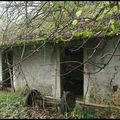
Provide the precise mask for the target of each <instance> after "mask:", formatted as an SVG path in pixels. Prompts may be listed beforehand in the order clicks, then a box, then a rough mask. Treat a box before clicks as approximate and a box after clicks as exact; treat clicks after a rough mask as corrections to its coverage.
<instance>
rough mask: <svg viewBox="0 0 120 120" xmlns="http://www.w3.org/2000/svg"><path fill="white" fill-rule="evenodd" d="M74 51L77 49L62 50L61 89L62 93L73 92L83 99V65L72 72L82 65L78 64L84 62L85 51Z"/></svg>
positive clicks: (66, 48) (67, 48)
mask: <svg viewBox="0 0 120 120" xmlns="http://www.w3.org/2000/svg"><path fill="white" fill-rule="evenodd" d="M74 49H76V48H75V47H65V48H64V50H62V53H61V54H62V57H61V88H62V91H72V92H73V93H74V94H75V96H76V97H79V98H83V72H81V71H83V65H82V66H80V67H78V68H77V69H75V70H73V71H72V69H73V68H75V67H77V66H78V65H80V64H79V63H78V62H81V63H82V62H83V49H79V50H75V51H73V50H74ZM65 61H68V62H65ZM75 61H76V62H75ZM64 62H65V63H64ZM66 73H68V74H66ZM63 74H64V75H63Z"/></svg>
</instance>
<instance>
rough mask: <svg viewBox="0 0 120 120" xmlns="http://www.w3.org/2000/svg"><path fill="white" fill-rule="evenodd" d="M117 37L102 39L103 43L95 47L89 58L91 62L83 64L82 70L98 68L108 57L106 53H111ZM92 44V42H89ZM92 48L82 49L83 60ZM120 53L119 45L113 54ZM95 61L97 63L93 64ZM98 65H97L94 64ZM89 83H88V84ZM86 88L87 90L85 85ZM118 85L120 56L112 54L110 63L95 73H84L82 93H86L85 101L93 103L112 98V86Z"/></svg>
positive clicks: (119, 85)
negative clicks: (92, 54)
mask: <svg viewBox="0 0 120 120" xmlns="http://www.w3.org/2000/svg"><path fill="white" fill-rule="evenodd" d="M117 41H118V38H114V39H104V41H103V42H104V43H103V44H102V45H101V46H100V47H99V49H97V51H96V52H95V54H94V56H93V57H92V58H91V59H90V60H89V62H91V63H93V64H89V63H87V64H85V65H84V71H85V72H88V73H89V72H91V73H95V72H96V71H98V70H99V67H102V66H103V65H105V64H106V63H107V61H108V60H109V59H110V57H111V55H106V56H105V54H108V53H112V52H113V50H114V48H115V46H116V43H117ZM91 44H92V43H91ZM91 53H92V50H90V49H85V50H84V61H86V60H87V59H88V57H89V56H90V54H91ZM119 53H120V45H119V46H118V48H117V50H116V52H115V54H117V55H118V54H119ZM103 56H105V57H103ZM101 58H102V59H101ZM95 63H97V64H95ZM96 65H98V67H97V66H96ZM88 83H89V84H88ZM88 85H89V87H88V90H87V86H88ZM116 86H118V88H119V87H120V56H114V57H113V58H112V60H111V61H110V63H109V64H108V65H107V66H106V67H105V68H104V69H102V70H101V71H100V72H98V73H96V74H90V75H89V74H87V73H86V74H85V75H84V95H85V94H86V91H87V95H86V101H87V102H93V103H101V101H102V102H104V103H105V101H107V100H110V99H111V98H112V95H113V94H114V87H116Z"/></svg>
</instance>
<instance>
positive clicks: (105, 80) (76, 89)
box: [0, 37, 120, 102]
mask: <svg viewBox="0 0 120 120" xmlns="http://www.w3.org/2000/svg"><path fill="white" fill-rule="evenodd" d="M102 39H104V40H103V41H102V42H101V38H93V39H91V40H89V42H86V44H85V45H84V47H82V46H81V45H82V44H83V42H84V41H85V40H76V41H70V42H61V43H56V44H53V43H47V44H45V45H44V46H43V47H41V48H40V49H39V50H38V51H37V52H35V53H34V54H32V55H31V56H30V57H28V55H29V54H31V53H32V52H33V51H35V50H36V49H37V48H38V47H40V44H31V45H26V46H25V47H23V46H22V45H18V46H15V47H12V48H9V47H8V48H7V49H5V50H3V49H1V54H0V80H1V82H3V86H4V87H13V86H14V89H15V90H16V91H17V90H22V89H24V88H25V87H26V86H29V88H30V89H33V88H35V89H37V90H38V91H40V92H41V93H42V94H44V95H49V96H53V97H56V98H60V97H61V95H62V93H63V91H72V92H73V93H74V94H75V95H76V96H77V98H78V99H80V100H83V98H84V96H86V101H87V102H94V100H96V99H103V98H104V99H110V98H111V97H112V95H113V94H114V92H115V91H116V89H114V88H115V87H116V88H118V87H119V86H120V81H119V78H120V72H119V71H120V64H119V62H120V56H119V55H117V54H119V53H120V46H119V47H117V49H116V50H115V51H114V49H115V46H116V44H117V42H118V39H119V38H118V37H112V38H107V37H105V38H102ZM98 44H99V47H97V48H96V49H97V50H96V51H95V52H94V49H91V48H94V47H96V45H98ZM80 46H81V47H80ZM86 46H87V47H86ZM23 49H24V50H23ZM23 51H24V54H23ZM108 51H109V52H108ZM113 52H114V54H116V56H114V57H113V58H112V59H111V61H110V62H109V64H108V63H107V62H108V60H109V59H110V57H111V54H107V53H113ZM92 54H93V55H92ZM91 56H92V57H91ZM22 57H23V58H25V57H28V58H27V59H25V60H23V61H22V62H19V61H20V60H21V59H22ZM76 61H77V62H76ZM82 63H84V64H82ZM106 64H108V65H107V66H106V67H105V68H104V69H102V70H101V68H100V67H99V66H102V67H104V66H105V65H106ZM12 65H13V66H12ZM9 66H12V67H9Z"/></svg>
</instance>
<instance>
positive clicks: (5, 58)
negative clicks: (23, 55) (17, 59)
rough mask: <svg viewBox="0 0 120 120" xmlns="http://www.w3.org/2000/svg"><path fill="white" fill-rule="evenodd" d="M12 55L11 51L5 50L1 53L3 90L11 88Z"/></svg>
mask: <svg viewBox="0 0 120 120" xmlns="http://www.w3.org/2000/svg"><path fill="white" fill-rule="evenodd" d="M12 65H13V53H12V50H10V49H6V50H4V51H3V53H2V80H3V88H6V87H12V81H13V67H11V66H12Z"/></svg>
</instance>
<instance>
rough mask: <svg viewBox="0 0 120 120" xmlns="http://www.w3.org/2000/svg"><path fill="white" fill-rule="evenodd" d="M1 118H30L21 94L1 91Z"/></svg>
mask: <svg viewBox="0 0 120 120" xmlns="http://www.w3.org/2000/svg"><path fill="white" fill-rule="evenodd" d="M0 118H17V119H18V118H29V117H28V115H27V108H26V107H25V104H24V99H23V98H22V97H21V96H20V94H18V93H13V92H3V91H0Z"/></svg>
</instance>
